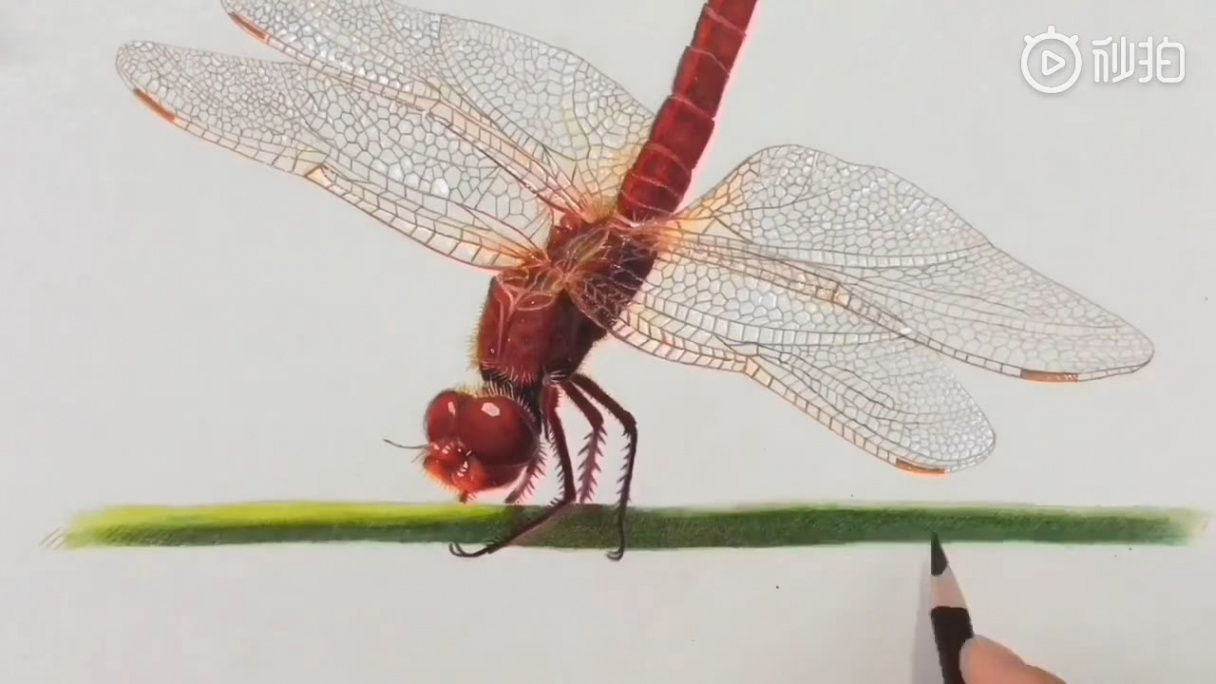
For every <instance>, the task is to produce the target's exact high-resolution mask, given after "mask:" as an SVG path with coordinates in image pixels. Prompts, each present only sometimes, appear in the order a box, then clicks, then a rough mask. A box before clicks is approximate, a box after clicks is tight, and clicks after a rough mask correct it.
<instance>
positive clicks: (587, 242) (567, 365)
mask: <svg viewBox="0 0 1216 684" xmlns="http://www.w3.org/2000/svg"><path fill="white" fill-rule="evenodd" d="M640 235H641V233H639V232H637V231H634V230H633V229H631V228H629V227H627V226H621V225H619V224H613V223H609V222H599V223H594V224H578V223H574V222H568V221H565V222H563V223H561V224H559V225H557V226H555V227H554V229H553V232H552V234H551V235H550V238H549V241H548V243H547V244H546V246H545V248H544V250H542V251H540V252H538V253H537V254H536V255H535V256H534V257H533V258H531V259H528V260H527V261H526V262H525V263H524V264H522V265H521V266H519V267H517V268H514V269H511V270H508V271H503V272H502V273H500V274H499V275H497V276H496V277H495V278H494V279H493V280H492V281H490V287H489V291H488V292H487V294H486V301H485V305H484V308H483V309H482V314H481V321H480V324H479V327H478V330H477V342H476V352H475V354H476V361H477V365H478V368H479V370H480V371H481V374H482V376H483V378H485V379H487V380H489V379H494V380H498V381H501V382H508V383H510V384H512V385H516V386H530V385H535V384H538V383H540V382H541V381H543V380H545V379H553V378H562V377H568V376H569V375H571V374H573V373H574V372H575V371H577V370H578V368H579V366H580V365H581V364H582V362H583V360H584V359H585V358H586V356H587V353H588V352H590V351H591V348H592V346H594V345H595V343H596V342H598V341H599V340H601V339H602V338H603V337H604V335H605V334H606V333H607V330H606V329H607V328H608V327H610V326H611V325H612V322H613V321H614V320H615V319H616V317H617V316H618V315H620V313H621V311H622V310H623V309H624V308H625V307H626V306H628V304H629V302H630V301H631V300H632V298H633V296H634V295H635V294H636V293H637V290H638V288H639V287H640V286H641V283H642V281H643V280H644V279H645V278H646V276H647V274H648V273H649V272H650V269H651V267H652V266H653V264H654V258H655V251H654V249H653V247H652V246H651V245H649V244H647V243H646V241H645V240H644V239H642V238H641V237H640Z"/></svg>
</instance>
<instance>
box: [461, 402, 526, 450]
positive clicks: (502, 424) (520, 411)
mask: <svg viewBox="0 0 1216 684" xmlns="http://www.w3.org/2000/svg"><path fill="white" fill-rule="evenodd" d="M458 415H459V421H458V423H457V425H456V436H457V437H458V438H459V439H460V443H461V444H462V445H464V447H465V448H467V449H468V450H469V452H470V453H472V455H473V456H474V457H476V458H477V460H478V461H480V462H481V463H482V464H483V465H486V466H494V465H508V464H510V465H515V464H524V463H527V462H529V461H530V460H531V459H532V457H533V456H534V455H535V453H536V429H535V427H534V426H533V424H532V417H531V416H530V415H528V413H527V411H525V410H524V408H523V407H522V406H520V405H519V404H518V403H516V402H515V400H513V399H510V398H508V397H498V396H493V397H473V398H470V399H468V400H466V401H465V402H464V403H463V404H462V405H460V407H459V409H458Z"/></svg>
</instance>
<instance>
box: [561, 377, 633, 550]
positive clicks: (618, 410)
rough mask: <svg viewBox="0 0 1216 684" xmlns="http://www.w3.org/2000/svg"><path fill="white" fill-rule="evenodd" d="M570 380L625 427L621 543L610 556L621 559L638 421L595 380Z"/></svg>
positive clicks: (618, 517)
mask: <svg viewBox="0 0 1216 684" xmlns="http://www.w3.org/2000/svg"><path fill="white" fill-rule="evenodd" d="M570 381H571V382H573V383H574V384H575V385H577V386H578V388H579V389H581V390H582V391H584V392H586V393H587V394H588V395H590V396H591V398H592V399H594V400H596V401H597V402H599V403H600V405H601V406H603V407H604V408H605V409H607V410H608V413H611V414H612V417H613V418H616V419H617V421H618V422H619V423H620V424H621V427H623V428H624V429H625V439H626V440H627V442H628V443H627V446H626V451H625V471H624V472H623V473H622V474H621V496H620V500H619V503H618V504H617V509H616V529H617V535H618V537H619V539H620V543H621V545H620V546H618V547H617V549H616V551H609V552H608V558H609V559H611V560H620V559H621V558H622V557H623V556H624V555H625V513H626V511H627V510H628V508H629V488H630V487H631V486H632V485H633V462H634V458H635V457H636V456H637V454H638V421H637V420H635V419H634V417H633V414H631V413H630V412H629V411H626V410H625V407H624V406H621V405H620V404H618V403H617V401H616V400H615V399H613V398H612V397H610V396H608V393H607V392H605V391H604V390H603V388H601V387H600V386H599V385H598V384H596V382H595V381H594V380H592V379H591V378H589V377H587V376H586V375H583V374H581V373H578V374H575V375H573V376H571V378H570Z"/></svg>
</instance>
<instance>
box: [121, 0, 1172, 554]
mask: <svg viewBox="0 0 1216 684" xmlns="http://www.w3.org/2000/svg"><path fill="white" fill-rule="evenodd" d="M755 5H756V0H708V1H707V2H706V3H705V4H704V6H703V7H702V8H701V11H700V14H699V16H698V19H697V22H696V25H695V29H694V31H693V36H692V38H691V39H690V40H689V41H688V42H687V43H686V47H685V48H684V52H683V54H682V56H681V58H680V60H679V63H678V66H677V69H676V75H675V78H674V81H673V84H672V86H671V88H670V91H669V94H668V95H667V97H666V99H665V100H664V101H663V102H662V104H661V106H660V107H659V108H658V109H657V110H656V111H651V110H649V109H648V108H647V107H646V106H644V105H643V104H642V103H640V102H639V101H638V100H637V99H635V98H634V97H633V96H632V95H630V94H629V92H628V91H627V90H626V89H625V88H624V87H622V86H621V85H619V84H618V83H617V82H616V81H614V80H613V79H612V78H610V77H609V76H608V75H606V74H605V73H603V72H601V71H600V70H598V69H596V68H595V67H593V66H592V65H591V64H589V63H588V62H587V61H585V60H583V59H581V58H580V57H578V56H577V55H575V54H573V53H571V52H569V51H567V50H566V49H563V48H561V47H558V46H555V45H552V44H548V43H545V42H542V41H540V40H537V39H535V38H532V37H529V36H527V35H523V34H521V33H518V32H514V31H510V30H506V29H503V28H500V27H497V26H493V25H490V24H487V23H482V22H478V21H474V20H468V19H462V18H458V17H454V16H449V15H446V14H441V13H434V12H428V11H423V10H420V9H416V8H412V7H408V6H405V5H401V4H398V3H396V2H394V1H392V0H347V1H339V0H223V7H224V10H225V11H226V12H227V13H228V15H229V17H230V18H231V19H232V21H233V22H235V23H236V25H237V26H239V27H240V28H241V29H243V30H244V31H246V32H247V33H248V34H249V35H251V36H253V38H255V39H256V40H257V41H259V42H261V43H263V44H265V45H266V46H268V47H269V48H271V49H273V50H276V51H278V52H279V53H281V55H283V56H285V57H286V58H287V59H278V60H263V59H250V58H242V57H236V56H231V55H225V54H218V53H214V52H208V51H204V50H199V49H193V48H185V47H177V46H170V45H165V44H160V43H154V42H147V41H135V42H130V43H127V44H125V45H123V46H122V47H121V48H120V49H119V51H118V53H117V59H116V66H117V70H118V72H119V74H120V75H121V77H122V79H123V80H124V81H125V83H126V85H127V87H129V88H130V89H131V90H132V91H133V92H134V94H135V96H136V97H137V98H138V100H139V101H141V102H142V103H143V104H144V105H146V106H147V107H148V108H149V109H151V110H152V111H153V112H154V113H155V114H156V115H157V116H159V117H160V118H162V119H164V120H166V121H168V122H169V123H171V124H173V125H174V126H176V127H178V128H180V129H182V130H185V131H186V132H187V133H190V134H192V135H194V136H197V137H199V138H202V139H203V140H207V141H209V142H211V143H215V144H217V145H219V146H220V147H223V148H226V149H228V150H230V151H233V152H236V153H239V154H240V155H243V156H244V157H246V158H248V159H251V160H254V161H256V162H260V163H261V164H264V165H266V166H270V167H273V168H275V169H278V170H280V171H283V172H286V173H289V174H292V175H295V176H298V177H300V178H302V179H304V180H305V181H307V182H309V183H311V184H312V185H315V186H317V187H320V188H322V189H324V190H326V191H328V192H329V193H331V194H333V195H336V196H337V197H339V198H341V199H342V200H345V201H346V202H347V203H349V204H351V205H354V206H355V207H356V208H358V209H359V210H361V211H362V212H364V213H365V214H367V215H369V216H370V217H372V218H373V219H374V220H375V221H376V222H377V223H378V224H379V225H381V226H386V227H388V228H390V229H392V230H394V231H396V232H397V233H399V234H400V235H402V236H404V237H406V238H408V239H409V240H411V241H413V242H415V243H417V244H420V245H421V246H423V247H425V248H427V249H429V250H431V251H433V252H437V253H438V254H440V255H442V256H443V257H445V258H446V260H447V261H450V262H456V263H459V264H462V265H465V266H469V267H473V268H475V269H478V270H480V271H481V272H484V273H486V274H487V275H488V276H490V282H489V285H488V289H487V293H486V297H485V300H484V302H482V311H481V317H480V322H479V326H478V329H477V334H476V339H475V344H474V345H473V346H474V349H473V362H474V364H475V368H476V369H477V373H478V375H479V379H478V381H477V382H476V384H474V385H472V386H459V387H455V388H453V389H447V390H444V391H442V392H440V393H438V394H437V395H436V396H435V397H434V399H433V400H431V401H430V403H429V404H428V405H427V407H426V409H425V411H424V415H423V421H422V422H423V430H424V432H425V434H426V444H424V445H420V446H419V447H416V448H417V449H418V450H419V452H420V453H419V460H421V463H422V469H423V471H424V472H425V473H426V474H427V475H428V476H429V477H430V478H432V479H434V480H435V481H436V482H438V483H439V485H441V486H442V487H444V488H446V489H448V490H450V491H451V492H452V493H454V494H456V496H457V497H458V500H459V501H461V502H465V503H467V502H470V501H473V500H474V499H475V498H476V497H478V496H483V495H489V494H492V493H503V494H505V499H504V502H505V503H506V504H509V505H510V504H519V503H521V502H522V501H525V500H526V499H527V497H528V496H530V494H531V492H532V491H533V489H534V487H535V485H536V483H537V482H538V479H539V478H540V477H542V473H543V471H544V464H545V463H546V462H550V461H553V462H555V464H556V467H555V470H556V471H557V475H558V477H559V478H560V484H561V494H560V496H559V497H558V498H557V499H556V500H555V501H553V502H552V504H551V505H549V506H547V507H545V508H544V509H542V513H540V514H538V515H536V516H533V517H531V518H529V519H527V520H525V521H524V522H522V523H520V524H519V525H518V526H517V527H516V528H515V529H513V530H511V531H510V532H509V533H508V534H505V535H503V536H502V537H501V538H499V539H497V540H494V541H492V542H491V543H487V544H485V545H484V546H482V547H480V548H477V549H473V550H469V549H465V548H463V547H462V546H460V545H458V544H453V545H451V547H450V550H451V552H452V553H453V554H456V555H458V556H463V557H475V556H482V555H486V554H489V553H492V552H494V551H497V550H499V549H501V548H504V547H506V546H509V545H511V544H513V543H517V542H518V541H519V540H520V539H521V538H522V537H523V536H524V535H526V534H528V533H530V532H532V531H534V530H536V529H537V528H538V527H540V526H541V525H543V524H545V523H546V522H547V521H550V520H552V519H553V517H554V516H555V515H557V514H558V513H559V512H560V511H562V510H567V509H568V508H569V507H570V506H571V505H572V504H576V503H578V504H581V503H585V502H589V501H591V500H593V497H594V492H595V488H596V486H597V483H596V480H597V478H598V477H599V475H600V473H601V470H602V460H603V452H604V451H605V449H606V447H605V444H606V441H607V438H606V436H607V429H606V427H605V426H606V420H605V414H608V416H610V417H611V418H612V419H613V420H614V421H615V422H616V423H618V424H619V425H620V426H621V428H622V430H623V433H624V437H625V441H626V444H625V446H624V462H623V465H622V467H621V475H620V481H619V491H618V496H617V500H616V505H615V511H616V518H615V525H616V528H615V529H616V532H617V536H618V540H619V545H618V547H617V548H616V549H614V550H612V551H610V552H609V553H608V556H609V558H612V559H614V560H619V559H620V558H621V557H622V555H623V554H624V552H625V548H626V537H627V535H626V509H627V507H628V505H629V501H630V489H631V485H632V481H633V473H634V464H635V460H636V456H637V450H638V421H637V419H636V418H635V417H634V416H633V415H632V414H631V413H630V412H629V411H628V410H627V409H626V408H625V407H624V406H623V405H622V404H621V403H619V402H618V401H617V400H615V399H614V398H613V397H612V396H611V394H610V393H609V392H608V391H607V390H605V389H604V388H603V387H602V386H601V385H600V384H599V383H598V382H597V381H595V380H593V379H592V378H591V377H590V376H589V375H588V374H586V373H585V372H583V371H582V370H581V368H582V367H583V365H584V361H585V359H586V358H587V356H588V354H589V353H590V352H591V350H592V349H593V348H595V347H597V346H599V345H600V344H601V343H602V342H605V341H609V340H614V341H616V342H618V343H621V344H623V345H625V346H627V347H632V348H634V349H637V350H640V351H642V352H645V353H647V354H650V355H652V356H655V357H658V358H662V359H665V360H668V361H671V362H674V363H679V364H685V365H689V366H693V367H699V368H705V369H714V370H718V371H724V372H729V373H736V374H742V375H745V376H747V377H749V378H752V379H753V380H754V381H756V382H757V383H759V384H760V385H762V386H763V387H765V388H767V389H768V390H771V391H772V392H773V393H775V394H777V395H778V396H780V397H782V398H783V399H784V400H786V401H787V402H788V403H790V404H792V405H793V406H794V407H795V408H796V409H798V410H800V411H802V412H803V413H804V414H806V415H808V416H810V417H811V418H812V419H814V420H815V421H817V422H818V423H820V424H821V425H822V426H824V427H826V428H828V429H829V430H831V431H832V432H833V433H834V434H836V435H838V436H839V437H840V438H843V439H844V440H847V441H848V442H850V443H852V444H853V445H854V446H855V447H856V448H858V449H859V450H860V451H862V452H865V453H868V454H870V455H871V456H873V457H876V458H878V459H881V460H882V461H884V462H886V463H888V464H890V465H892V466H894V467H895V468H896V469H898V470H899V471H903V472H906V473H909V474H913V475H928V476H941V475H945V474H947V473H951V472H954V471H957V470H960V469H963V468H968V467H972V466H975V465H976V464H978V463H980V462H982V461H983V460H984V459H985V458H987V457H988V456H989V455H990V454H991V452H992V451H993V449H994V447H995V443H996V436H995V432H994V430H993V428H992V426H991V423H990V422H989V421H988V419H987V418H986V416H985V415H984V413H983V412H982V410H981V409H980V408H979V407H978V406H977V404H976V402H975V401H974V400H973V398H972V397H971V396H970V394H969V393H968V392H967V390H966V389H965V388H964V387H963V386H962V385H961V384H960V383H959V382H958V380H957V379H956V378H955V376H954V374H953V372H952V370H951V368H950V362H951V360H954V361H957V362H962V363H963V364H968V365H971V366H975V367H979V368H983V369H986V370H989V371H992V372H995V373H999V374H1002V375H1005V376H1009V377H1013V378H1020V379H1024V380H1029V381H1038V382H1047V383H1076V382H1083V381H1090V380H1096V379H1100V378H1106V377H1111V376H1116V375H1121V374H1128V373H1132V372H1134V371H1136V370H1138V369H1140V368H1142V367H1143V366H1145V365H1146V364H1148V363H1149V361H1150V360H1151V359H1152V356H1153V345H1152V343H1151V342H1150V341H1149V340H1148V338H1147V337H1145V335H1144V334H1143V333H1141V332H1140V331H1139V330H1137V329H1136V328H1135V327H1133V326H1132V325H1130V324H1129V323H1127V322H1126V321H1124V320H1123V319H1121V318H1120V317H1118V316H1117V315H1115V314H1113V313H1111V312H1109V311H1107V310H1106V309H1104V308H1102V307H1100V306H1099V305H1097V304H1095V303H1093V302H1091V301H1090V300H1089V299H1087V298H1085V297H1083V296H1082V295H1080V294H1078V293H1076V292H1074V291H1072V290H1070V289H1068V288H1067V287H1065V286H1064V285H1062V284H1060V283H1058V282H1056V281H1055V280H1053V279H1051V278H1049V277H1047V276H1045V275H1043V274H1041V273H1039V272H1037V271H1035V270H1033V269H1032V268H1030V267H1029V266H1027V265H1025V264H1023V263H1022V262H1020V261H1019V260H1017V259H1016V258H1014V257H1013V256H1011V255H1010V254H1008V253H1006V252H1005V251H1003V250H1001V249H999V248H998V247H996V246H995V245H994V244H992V242H990V241H989V240H988V239H986V238H985V237H984V236H983V235H982V234H981V233H980V232H979V231H977V230H976V229H975V228H974V227H972V226H971V224H969V223H968V222H967V221H966V220H964V219H963V218H962V217H960V216H959V215H958V214H957V213H955V212H954V211H953V210H951V209H950V208H949V207H948V206H947V205H946V204H945V203H944V202H943V201H942V200H940V199H938V198H937V197H936V196H934V195H932V194H930V193H929V192H927V191H926V190H924V189H922V188H921V187H919V186H917V185H915V184H913V183H912V182H910V181H908V180H905V179H904V178H901V177H900V176H898V175H896V174H895V173H893V172H891V171H888V170H886V169H883V168H880V167H877V166H871V165H865V164H860V163H854V162H849V161H846V160H844V159H842V158H839V157H837V156H834V155H833V154H830V153H828V152H825V151H822V150H817V149H813V148H810V147H805V146H802V145H796V144H786V145H778V146H773V147H768V148H764V149H761V150H759V151H757V152H755V153H754V154H752V155H751V156H750V157H747V158H746V159H744V160H743V161H742V162H741V163H739V165H738V166H737V167H735V168H734V170H733V171H731V172H730V173H729V174H727V175H726V177H725V178H723V179H721V180H720V181H719V182H717V183H716V184H715V185H713V186H712V187H710V188H709V189H708V190H707V191H705V192H704V193H703V194H701V195H700V196H698V197H696V198H693V199H691V200H689V201H686V195H687V194H688V190H689V187H690V185H691V179H692V174H693V171H694V170H695V169H696V167H697V166H698V165H699V163H700V161H701V157H702V156H703V153H704V151H705V148H706V145H707V142H708V141H709V140H710V138H711V136H712V135H713V133H714V129H715V127H716V124H717V122H718V111H719V107H720V104H721V100H722V97H723V95H724V93H725V89H726V86H727V83H728V82H729V80H730V78H731V73H732V71H733V69H734V66H735V62H736V58H737V57H738V56H739V49H740V47H741V46H742V45H743V43H744V42H745V39H746V38H747V36H748V32H749V30H750V25H751V21H752V16H753V14H754V9H755ZM562 402H568V404H569V405H570V406H572V407H573V408H574V409H575V410H576V411H577V412H578V413H579V414H581V416H582V417H583V418H584V419H585V421H586V423H587V427H588V433H587V437H586V439H585V442H584V444H583V445H582V447H581V449H580V450H579V451H578V452H577V453H576V454H574V455H572V453H571V449H570V446H569V443H568V440H567V436H566V427H565V423H564V422H563V420H562V418H561V416H560V412H559V406H560V405H561V404H562ZM708 429H713V428H712V426H710V427H709V428H708ZM576 457H577V458H578V461H579V463H578V471H577V473H576V470H575V464H574V460H575V458H576Z"/></svg>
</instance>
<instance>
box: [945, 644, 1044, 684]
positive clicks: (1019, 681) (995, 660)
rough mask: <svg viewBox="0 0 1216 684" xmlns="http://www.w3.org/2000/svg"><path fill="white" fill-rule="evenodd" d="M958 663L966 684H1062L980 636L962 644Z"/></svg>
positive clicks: (1009, 651)
mask: <svg viewBox="0 0 1216 684" xmlns="http://www.w3.org/2000/svg"><path fill="white" fill-rule="evenodd" d="M960 664H961V669H962V672H963V679H964V680H966V681H967V684H1065V682H1064V680H1063V679H1060V678H1059V677H1057V676H1055V675H1054V674H1052V673H1050V672H1048V671H1047V670H1044V669H1043V668H1040V667H1035V666H1033V665H1028V664H1026V662H1025V661H1024V660H1022V659H1021V658H1020V657H1018V655H1017V654H1016V653H1014V652H1013V651H1011V650H1009V649H1008V648H1006V647H1004V646H1002V645H1001V644H998V643H996V642H995V641H992V640H991V639H986V638H984V637H982V636H976V637H973V638H971V639H969V640H968V641H967V643H965V644H963V652H962V655H961V663H960Z"/></svg>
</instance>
